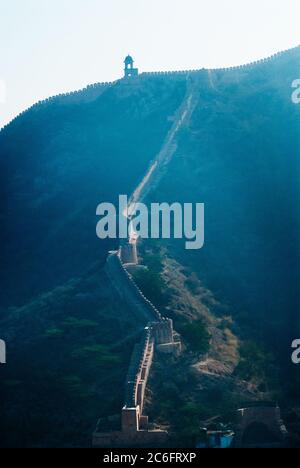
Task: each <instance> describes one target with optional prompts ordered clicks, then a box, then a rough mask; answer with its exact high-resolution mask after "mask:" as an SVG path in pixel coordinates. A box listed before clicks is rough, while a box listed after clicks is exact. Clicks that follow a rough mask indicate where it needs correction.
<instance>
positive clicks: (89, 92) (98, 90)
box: [0, 45, 300, 131]
mask: <svg viewBox="0 0 300 468" xmlns="http://www.w3.org/2000/svg"><path fill="white" fill-rule="evenodd" d="M299 49H300V45H299V46H296V47H294V48H292V49H288V50H284V51H281V52H278V53H276V54H273V55H271V56H270V57H267V58H263V59H260V60H256V61H253V62H250V63H247V64H243V65H237V66H233V67H224V68H201V69H193V70H178V71H154V72H143V73H141V74H139V75H138V76H136V77H129V78H122V79H119V80H115V81H111V82H103V83H94V84H91V85H88V86H86V87H85V88H83V89H81V90H76V91H72V92H68V93H62V94H58V95H56V96H52V97H49V98H47V99H45V100H42V101H38V102H37V103H35V104H33V105H32V106H31V107H29V108H28V109H26V110H24V111H23V112H21V113H20V114H18V115H17V116H16V117H14V119H12V120H11V121H10V122H9V123H8V124H6V125H4V126H3V127H2V128H0V131H2V130H4V129H5V128H7V127H8V126H9V125H10V124H11V123H13V122H14V121H16V120H17V119H18V118H19V117H21V116H22V115H24V114H26V113H28V112H30V111H33V110H35V109H38V108H40V107H41V106H44V105H47V104H49V103H53V102H58V103H66V104H67V103H70V102H82V101H89V100H93V99H96V98H97V97H98V96H100V95H101V94H102V93H103V92H104V91H105V90H107V89H108V88H110V87H112V86H114V85H116V84H117V83H120V82H128V83H131V84H134V83H135V82H137V81H140V80H143V79H145V78H148V77H152V76H163V77H167V78H170V79H172V78H173V79H178V78H180V77H185V76H186V75H187V74H192V75H197V74H203V73H209V72H224V73H228V72H236V71H240V70H251V69H254V68H256V67H258V66H263V65H267V64H270V63H272V62H276V60H278V59H279V58H281V57H284V56H285V57H288V56H289V55H291V54H292V53H293V52H294V51H295V50H299Z"/></svg>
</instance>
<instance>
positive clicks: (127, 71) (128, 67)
mask: <svg viewBox="0 0 300 468" xmlns="http://www.w3.org/2000/svg"><path fill="white" fill-rule="evenodd" d="M124 64H125V68H124V76H125V78H130V77H131V76H138V74H139V70H138V68H134V66H133V64H134V60H133V58H132V57H131V56H130V55H127V57H126V58H125V60H124Z"/></svg>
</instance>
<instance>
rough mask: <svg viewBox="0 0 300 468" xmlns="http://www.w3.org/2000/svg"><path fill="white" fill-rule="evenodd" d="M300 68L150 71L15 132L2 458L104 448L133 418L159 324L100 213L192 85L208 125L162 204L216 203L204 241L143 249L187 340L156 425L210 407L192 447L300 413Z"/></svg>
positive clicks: (288, 63)
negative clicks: (138, 366)
mask: <svg viewBox="0 0 300 468" xmlns="http://www.w3.org/2000/svg"><path fill="white" fill-rule="evenodd" d="M299 65H300V48H299V47H298V48H296V49H293V50H291V51H287V52H285V53H283V54H279V55H277V56H275V57H273V58H272V59H271V60H267V61H261V62H259V63H255V64H252V65H249V66H245V67H236V68H234V69H228V70H199V71H194V72H190V73H187V72H182V73H180V72H178V73H174V74H172V73H171V74H169V73H166V74H159V73H157V74H142V75H140V76H139V77H138V78H134V79H132V80H129V81H126V80H120V81H117V82H115V83H112V84H106V85H104V86H95V87H90V88H87V89H86V90H83V91H81V92H78V93H75V94H71V95H68V96H58V97H55V98H53V99H51V100H49V101H47V102H44V103H39V104H38V105H36V106H34V107H32V108H31V109H29V110H28V111H27V112H25V113H24V114H22V115H21V116H19V117H18V118H17V119H15V120H14V121H13V122H12V123H11V124H10V125H8V126H7V127H6V128H5V129H3V130H2V131H1V132H0V177H1V180H0V190H1V197H0V219H1V234H0V243H1V265H2V268H1V273H0V284H1V289H0V337H1V338H4V339H5V340H6V341H7V345H8V349H9V350H10V360H9V362H8V364H7V366H5V367H1V370H0V372H1V374H2V376H1V383H0V391H1V394H2V395H4V400H3V401H4V402H5V403H4V417H3V418H2V421H1V425H2V427H1V433H5V434H7V435H6V438H7V439H6V440H5V439H4V440H2V442H1V444H3V445H4V446H5V445H11V446H22V444H23V445H26V446H71V445H73V446H82V445H83V446H88V445H89V443H90V442H89V437H90V434H91V432H92V430H93V428H94V424H95V422H96V421H97V419H98V418H99V417H105V416H110V415H112V414H115V413H118V411H119V409H120V406H121V403H122V391H121V390H120V389H122V383H123V379H124V377H125V374H126V369H127V366H128V363H129V360H130V354H131V351H132V349H133V346H134V343H135V341H136V339H137V335H138V332H139V330H140V329H141V327H142V326H143V324H142V323H136V318H135V317H134V316H133V315H132V311H130V310H129V309H128V308H126V306H125V305H124V303H123V302H122V300H121V299H120V298H119V297H118V296H116V295H115V293H114V291H113V289H112V285H111V284H110V282H109V280H108V278H107V276H106V274H105V271H104V270H103V265H104V263H105V259H106V255H107V252H108V250H109V249H111V248H113V247H115V246H116V245H117V241H109V242H103V241H100V240H99V239H97V237H96V233H95V228H96V215H95V213H96V207H97V205H98V204H99V203H100V202H101V201H106V202H109V201H111V202H116V201H117V198H118V195H119V194H128V195H130V194H131V193H132V191H133V190H134V189H135V187H136V186H137V184H138V183H139V182H140V180H141V179H142V178H143V176H144V174H145V173H146V171H147V169H148V168H149V165H150V163H151V161H153V159H154V158H155V157H156V156H157V154H158V153H159V151H160V150H161V147H162V145H163V143H164V141H165V139H166V136H167V134H168V131H169V130H170V128H171V126H172V122H173V120H174V115H175V114H176V112H177V110H178V108H179V107H180V106H181V104H182V101H183V100H184V97H185V96H186V92H187V86H188V85H189V80H188V79H187V77H188V78H189V79H191V80H192V82H193V84H194V91H195V96H194V98H195V102H194V107H193V112H192V114H191V116H190V118H189V121H188V123H187V124H186V125H184V126H183V128H182V129H181V130H180V132H179V134H178V135H177V136H176V148H175V150H174V154H173V155H172V158H171V160H170V161H168V166H167V167H166V168H164V170H163V172H162V173H161V174H160V177H159V178H157V180H156V184H154V185H153V189H152V190H150V191H149V192H148V193H147V201H148V202H153V201H157V202H173V201H179V202H182V203H186V202H203V203H205V210H206V227H205V237H206V242H205V247H204V248H203V249H201V250H199V251H187V250H185V249H184V244H183V242H181V241H151V240H149V241H147V242H141V245H140V256H141V258H142V261H143V263H144V264H145V265H146V266H148V269H149V270H148V272H146V273H145V272H144V273H143V272H142V273H141V272H140V273H137V274H136V281H137V282H138V284H139V286H140V287H141V288H142V289H144V291H145V294H146V295H147V297H149V298H150V299H151V300H152V301H153V303H154V304H155V305H156V306H158V307H159V308H160V310H162V312H163V313H165V314H166V315H168V316H170V317H171V318H173V319H174V323H175V328H176V330H177V331H178V332H179V333H180V334H181V336H182V339H183V343H184V353H183V356H182V357H181V358H180V360H179V362H177V363H176V362H171V363H170V362H163V361H162V362H159V363H156V364H155V366H156V367H155V369H154V374H153V378H152V381H151V383H150V390H149V397H148V404H149V413H150V414H151V417H152V418H153V419H155V418H158V419H159V420H160V421H161V422H163V423H165V424H171V426H172V428H173V429H174V431H175V433H176V431H177V432H178V434H181V432H180V431H181V429H179V427H178V419H177V418H178V415H175V414H174V412H173V409H174V404H175V406H176V402H177V404H178V405H179V406H178V408H180V411H179V412H178V414H179V416H180V418H182V420H185V421H189V415H190V412H191V408H194V410H195V411H194V412H196V415H197V416H196V420H195V421H194V420H193V423H191V424H190V425H189V424H188V423H187V427H186V431H185V432H184V435H182V437H186V438H187V439H189V438H190V437H191V434H194V431H195V425H197V424H198V425H199V421H200V420H204V419H205V418H209V417H212V416H214V415H216V414H218V415H219V414H220V413H221V416H222V417H224V421H227V420H228V417H229V416H228V414H229V413H230V412H231V411H233V409H234V408H236V407H237V406H238V405H239V404H240V403H241V402H242V400H243V399H263V398H276V399H278V400H279V401H280V403H281V404H282V406H283V407H284V411H285V413H286V414H291V411H294V409H295V408H296V409H297V408H299V407H300V401H299V395H298V392H297V391H295V389H296V388H297V387H296V385H297V382H299V379H300V376H299V372H300V370H298V368H297V367H296V366H291V365H290V345H291V341H292V339H294V338H296V337H297V335H299V336H300V320H299V314H298V306H299V292H298V285H299V279H300V275H299V221H298V220H299V214H300V213H299V195H300V194H299V187H300V181H299V153H300V105H298V106H297V105H295V104H293V103H292V101H291V92H292V90H291V83H292V82H293V80H294V79H296V78H298V75H299ZM185 371H186V374H185ZM166 372H169V377H170V379H169V380H170V382H169V385H167V386H165V387H164V386H163V385H160V379H161V378H162V377H161V376H162V375H164V374H165V373H166ZM2 377H3V378H2ZM12 389H13V391H12ZM159 392H161V395H162V398H163V401H162V399H160V393H159ZM37 399H38V400H39V404H38V405H36V401H37ZM174 402H175V403H174ZM193 405H194V406H193ZM195 405H196V406H195ZM195 408H196V409H195ZM223 413H224V414H223ZM28 414H30V418H29V419H28ZM293 414H294V413H293ZM296 419H297V418H296ZM297 421H298V420H297ZM16 427H18V428H19V429H18V430H15V428H16ZM25 434H26V437H25ZM178 434H177V435H178Z"/></svg>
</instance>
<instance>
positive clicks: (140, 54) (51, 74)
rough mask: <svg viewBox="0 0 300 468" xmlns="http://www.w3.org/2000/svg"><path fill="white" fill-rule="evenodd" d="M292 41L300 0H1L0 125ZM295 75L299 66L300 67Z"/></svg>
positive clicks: (299, 35) (299, 21) (299, 28)
mask: <svg viewBox="0 0 300 468" xmlns="http://www.w3.org/2000/svg"><path fill="white" fill-rule="evenodd" d="M299 44H300V0H0V57H1V60H0V126H2V125H3V124H4V123H6V122H7V121H9V120H10V119H11V118H12V117H14V116H15V115H16V114H18V113H19V112H20V111H21V110H23V109H25V108H27V107H28V106H30V105H31V104H33V103H34V102H35V101H38V100H40V99H43V98H46V97H48V96H51V95H55V94H58V93H60V92H65V91H71V90H74V89H80V88H82V87H84V86H86V85H87V84H89V83H95V82H99V81H110V80H114V79H117V78H119V77H121V76H122V68H123V63H122V62H123V59H124V56H125V55H126V54H127V53H130V54H132V55H133V57H134V58H135V60H136V66H138V67H139V68H140V70H141V71H151V70H180V69H191V68H201V67H208V68H209V67H219V66H220V67H221V66H227V65H237V64H241V63H245V62H249V61H252V60H255V59H258V58H262V57H265V56H268V55H271V54H273V53H274V52H278V51H280V50H284V49H288V48H290V47H294V46H296V45H299ZM299 74H300V70H299Z"/></svg>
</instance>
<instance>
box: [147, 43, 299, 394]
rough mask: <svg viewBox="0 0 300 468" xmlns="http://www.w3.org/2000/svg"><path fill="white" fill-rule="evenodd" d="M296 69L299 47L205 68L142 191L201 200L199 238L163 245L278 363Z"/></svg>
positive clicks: (289, 308) (289, 237)
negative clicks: (179, 127) (170, 154)
mask: <svg viewBox="0 0 300 468" xmlns="http://www.w3.org/2000/svg"><path fill="white" fill-rule="evenodd" d="M299 74H300V48H297V49H295V50H293V51H291V52H289V53H288V54H286V55H282V56H280V57H278V58H276V59H275V60H274V61H272V62H269V63H263V64H259V65H256V66H254V67H251V68H242V69H239V70H233V71H229V72H222V71H219V72H218V71H216V72H211V73H210V74H209V81H210V86H208V87H207V88H206V89H202V90H201V91H200V93H199V102H198V106H197V108H196V110H195V112H194V114H193V116H192V120H191V122H190V125H189V127H188V128H186V130H185V131H184V132H183V133H182V134H181V137H180V142H179V147H178V150H177V153H176V155H175V157H174V159H173V161H172V162H171V164H170V166H169V170H168V177H165V178H164V180H163V182H162V183H161V184H160V186H159V188H158V189H157V190H156V191H155V192H154V193H152V195H151V197H150V198H151V200H154V199H155V200H164V201H165V200H169V201H181V202H186V201H190V202H204V203H205V206H206V227H205V237H206V241H205V247H204V248H203V249H202V250H200V251H184V249H183V246H182V244H181V243H180V242H176V243H173V244H172V247H171V251H172V253H173V254H174V255H175V256H176V257H177V258H179V259H180V261H181V262H182V263H183V264H185V265H189V266H190V267H191V269H192V271H194V272H197V274H198V276H199V278H201V280H202V281H204V283H205V284H206V286H207V287H209V288H210V289H211V290H212V291H213V292H214V294H215V295H216V297H217V298H218V299H219V300H220V301H221V303H223V304H226V306H227V310H228V311H229V312H230V313H233V314H234V317H235V319H236V320H237V322H238V324H239V325H240V328H241V334H242V336H243V337H244V338H249V336H250V337H252V338H253V337H255V339H256V340H258V341H259V342H261V344H263V345H264V346H265V345H266V344H268V345H271V347H272V350H273V351H274V352H275V354H276V361H277V362H278V363H280V364H281V365H282V367H283V368H284V369H285V370H287V368H289V363H290V354H291V352H290V346H291V342H292V340H293V339H295V337H297V336H299V335H300V319H299V284H300V271H299V260H300V258H299V247H300V245H299V242H300V241H299V239H300V226H299V219H300V217H299V216H300V211H299V206H300V205H299V201H300V105H295V104H293V103H292V101H291V93H292V88H291V83H292V82H293V81H294V79H295V78H296V77H297V76H299ZM291 372H292V373H291V374H290V375H289V376H288V377H285V378H284V380H283V382H282V385H281V389H283V388H286V389H287V390H288V391H289V390H290V387H292V386H293V384H292V383H291V379H294V378H295V377H296V376H295V373H296V372H299V371H298V369H297V368H296V367H295V366H294V367H293V368H292V371H291ZM294 382H295V381H294ZM294 393H295V392H294Z"/></svg>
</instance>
